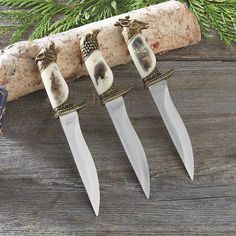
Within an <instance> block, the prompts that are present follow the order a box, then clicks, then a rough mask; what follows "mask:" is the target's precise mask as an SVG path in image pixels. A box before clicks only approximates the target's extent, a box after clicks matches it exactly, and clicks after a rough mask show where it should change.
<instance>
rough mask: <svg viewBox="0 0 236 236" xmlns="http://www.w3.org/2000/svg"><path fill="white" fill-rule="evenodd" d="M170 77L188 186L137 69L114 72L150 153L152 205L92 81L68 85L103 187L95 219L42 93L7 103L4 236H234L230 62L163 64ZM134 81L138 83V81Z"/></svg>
mask: <svg viewBox="0 0 236 236" xmlns="http://www.w3.org/2000/svg"><path fill="white" fill-rule="evenodd" d="M159 64H160V69H161V71H165V70H167V69H168V68H170V67H174V68H175V69H176V73H175V76H174V77H175V78H173V79H170V80H169V82H168V83H169V88H170V93H171V95H172V97H173V100H174V102H175V104H176V106H177V108H178V110H179V112H180V114H181V116H182V118H183V119H184V121H185V123H186V126H187V128H188V131H189V133H190V137H191V140H192V144H193V150H194V154H195V167H196V169H195V173H196V175H195V180H194V181H193V182H192V181H191V180H190V179H189V178H188V176H187V173H186V171H185V170H184V167H183V165H182V163H181V161H180V158H179V157H178V155H177V153H176V150H175V148H174V146H173V144H172V143H171V140H170V138H169V136H168V133H167V131H166V129H165V127H164V124H163V122H162V120H161V117H160V115H159V113H158V111H157V110H156V108H155V105H154V103H153V101H152V99H151V96H150V94H149V92H148V91H146V90H143V87H142V82H141V81H140V79H139V77H138V74H137V72H136V70H135V68H134V66H133V65H132V64H131V63H130V64H128V65H123V66H119V67H116V68H114V74H115V77H116V84H117V86H119V87H125V86H127V85H129V84H130V85H133V87H134V89H133V92H132V93H130V94H129V95H127V97H126V98H125V100H126V105H127V110H128V113H129V115H130V118H131V120H132V122H133V124H134V126H135V128H136V130H137V133H138V134H139V136H140V138H141V140H142V143H143V145H144V148H145V150H146V153H147V157H148V162H149V165H150V172H151V197H150V200H146V199H145V197H144V194H143V193H142V190H141V188H140V186H139V184H138V181H137V179H136V177H135V174H134V172H133V171H132V168H131V166H130V164H129V162H128V160H127V157H126V155H125V152H124V150H123V148H122V146H121V144H120V141H119V139H118V137H117V135H116V133H115V130H114V128H113V125H112V123H111V120H110V118H109V115H108V114H107V112H106V110H105V108H101V107H100V106H99V100H98V98H97V95H96V93H95V91H94V89H93V86H92V83H91V82H90V81H89V80H87V79H84V80H81V81H74V82H71V83H70V95H71V98H72V100H73V101H74V102H80V101H82V100H86V101H87V107H86V108H85V109H83V110H82V111H81V112H80V120H81V126H82V130H83V133H84V136H85V138H86V140H87V142H88V144H89V147H90V149H91V153H92V155H93V157H94V160H95V163H96V166H97V169H98V175H99V179H100V186H101V209H100V216H99V217H97V218H96V217H95V216H94V214H93V211H92V209H91V207H90V203H89V200H88V198H87V196H86V193H85V190H84V187H83V184H82V182H81V179H80V177H79V175H78V172H77V170H76V167H75V165H74V161H73V158H72V156H71V153H70V151H69V148H68V145H67V143H66V140H65V137H64V135H63V131H62V128H61V127H60V123H59V121H55V120H54V119H53V118H52V112H51V108H50V104H49V101H48V98H47V96H46V94H45V92H44V91H40V92H36V93H34V94H31V95H29V96H27V97H24V98H21V99H19V100H17V101H14V102H11V103H9V104H8V110H7V114H6V115H7V116H6V118H7V119H6V123H5V124H6V125H5V135H4V137H3V139H1V140H0V154H1V155H0V163H1V165H0V211H1V216H0V219H1V220H0V234H1V235H32V234H36V235H43V234H45V235H235V232H236V225H235V218H236V204H235V201H236V178H235V177H236V157H235V153H236V146H235V140H236V109H235V103H236V96H235V91H236V83H235V74H236V63H235V62H220V61H216V62H208V61H199V62H191V61H190V62H186V61H176V62H174V61H165V62H160V63H159ZM136 77H137V78H136Z"/></svg>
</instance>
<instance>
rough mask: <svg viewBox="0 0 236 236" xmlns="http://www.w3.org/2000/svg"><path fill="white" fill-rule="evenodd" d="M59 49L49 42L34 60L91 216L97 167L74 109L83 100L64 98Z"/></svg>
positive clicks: (95, 206)
mask: <svg viewBox="0 0 236 236" xmlns="http://www.w3.org/2000/svg"><path fill="white" fill-rule="evenodd" d="M58 53H59V50H58V49H57V48H56V47H55V43H54V42H51V43H50V44H49V45H48V46H46V47H45V48H42V50H41V51H40V52H39V54H38V56H37V57H36V63H37V64H38V68H39V70H40V73H41V77H42V80H43V84H44V87H45V89H46V92H47V95H48V97H49V100H50V102H51V105H52V108H53V110H54V112H55V115H54V117H55V118H59V119H60V121H61V125H62V128H63V130H64V133H65V135H66V138H67V141H68V144H69V146H70V150H71V152H72V155H73V157H74V160H75V163H76V166H77V168H78V171H79V173H80V177H81V179H82V181H83V183H84V186H85V189H86V191H87V194H88V197H89V199H90V202H91V204H92V207H93V210H94V212H95V215H96V216H97V215H98V212H99V204H100V190H99V182H98V175H97V170H96V167H95V164H94V161H93V158H92V156H91V153H90V151H89V148H88V146H87V144H86V142H85V140H84V137H83V134H82V131H81V129H80V124H79V117H78V114H77V110H80V109H81V108H82V107H83V106H84V105H85V103H84V102H83V103H81V104H79V105H73V104H72V103H71V102H70V100H69V99H68V95H69V88H68V85H67V83H66V81H65V80H64V78H63V77H62V74H61V72H60V70H59V68H58V66H57V64H56V60H57V54H58Z"/></svg>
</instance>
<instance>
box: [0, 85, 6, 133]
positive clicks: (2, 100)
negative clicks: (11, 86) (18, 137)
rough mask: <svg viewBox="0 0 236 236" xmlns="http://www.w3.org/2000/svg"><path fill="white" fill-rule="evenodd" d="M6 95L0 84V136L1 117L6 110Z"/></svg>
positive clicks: (0, 127)
mask: <svg viewBox="0 0 236 236" xmlns="http://www.w3.org/2000/svg"><path fill="white" fill-rule="evenodd" d="M7 96H8V92H7V89H6V88H5V87H2V86H0V136H1V129H2V126H3V118H4V115H5V111H6V105H7Z"/></svg>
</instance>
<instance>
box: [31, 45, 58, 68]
mask: <svg viewBox="0 0 236 236" xmlns="http://www.w3.org/2000/svg"><path fill="white" fill-rule="evenodd" d="M58 53H59V49H58V48H56V46H55V43H54V42H50V43H49V45H47V46H46V47H45V48H43V49H42V50H41V51H40V52H39V54H38V56H37V57H36V59H35V62H36V63H37V64H38V67H39V70H40V72H42V71H43V70H45V69H46V68H47V67H48V66H49V65H50V64H51V63H52V62H56V61H57V54H58Z"/></svg>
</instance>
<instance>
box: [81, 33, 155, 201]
mask: <svg viewBox="0 0 236 236" xmlns="http://www.w3.org/2000/svg"><path fill="white" fill-rule="evenodd" d="M98 33H99V30H94V31H92V32H91V33H89V34H86V35H85V36H84V37H83V38H82V39H81V42H80V48H81V52H82V56H83V59H84V61H85V65H86V67H87V70H88V73H89V75H90V77H91V79H92V82H93V84H94V87H95V89H96V90H97V93H98V94H99V96H100V99H101V103H102V104H103V105H105V106H106V108H107V110H108V113H109V114H110V117H111V119H112V122H113V124H114V126H115V129H116V131H117V133H118V135H119V138H120V140H121V143H122V145H123V147H124V149H125V151H126V154H127V156H128V158H129V161H130V163H131V165H132V167H133V169H134V171H135V173H136V176H137V178H138V180H139V182H140V184H141V186H142V189H143V191H144V193H145V195H146V197H147V198H149V194H150V175H149V168H148V163H147V158H146V154H145V152H144V149H143V146H142V144H141V142H140V140H139V138H138V136H137V134H136V132H135V130H134V127H133V125H132V124H131V122H130V120H129V117H128V114H127V111H126V108H125V103H124V99H123V97H122V95H124V94H126V93H127V92H128V91H129V90H130V88H128V89H125V90H117V89H115V88H114V87H113V74H112V71H111V69H110V68H109V66H108V65H107V63H106V61H105V59H104V58H103V56H102V54H101V52H100V50H99V46H98V41H97V35H98Z"/></svg>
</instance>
